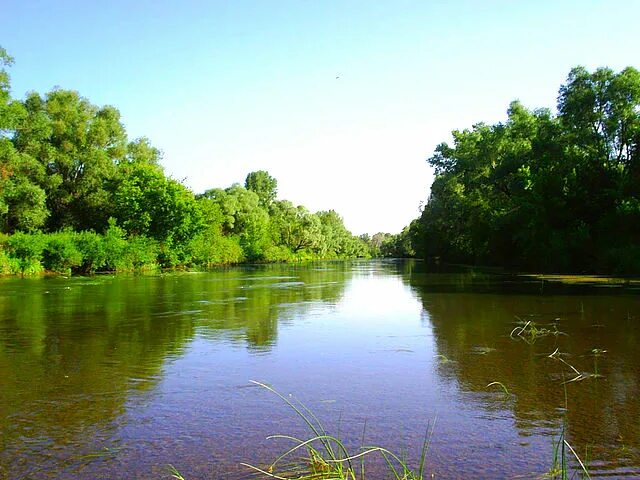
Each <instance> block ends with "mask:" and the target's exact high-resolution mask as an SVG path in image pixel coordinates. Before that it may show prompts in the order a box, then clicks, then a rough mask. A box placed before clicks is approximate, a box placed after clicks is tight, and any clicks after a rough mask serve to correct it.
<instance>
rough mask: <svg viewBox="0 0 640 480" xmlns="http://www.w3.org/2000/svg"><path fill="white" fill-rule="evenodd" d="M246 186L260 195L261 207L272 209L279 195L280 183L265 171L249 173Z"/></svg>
mask: <svg viewBox="0 0 640 480" xmlns="http://www.w3.org/2000/svg"><path fill="white" fill-rule="evenodd" d="M244 186H245V188H246V189H247V190H250V191H252V192H255V193H256V194H257V195H258V198H259V199H260V205H262V206H263V207H265V208H266V209H269V208H270V207H271V204H272V203H273V201H274V200H275V199H276V196H277V194H278V181H277V180H276V179H275V178H273V177H272V176H271V175H269V172H267V171H265V170H258V171H257V172H251V173H249V174H248V175H247V178H246V180H245V182H244Z"/></svg>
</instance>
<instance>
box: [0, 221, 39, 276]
mask: <svg viewBox="0 0 640 480" xmlns="http://www.w3.org/2000/svg"><path fill="white" fill-rule="evenodd" d="M7 246H8V249H9V257H10V266H11V270H12V273H19V274H21V275H35V274H37V273H40V272H42V270H43V266H42V251H43V249H44V237H43V235H42V234H39V233H34V234H28V233H21V232H18V233H15V234H13V235H12V236H11V237H9V239H8V240H7Z"/></svg>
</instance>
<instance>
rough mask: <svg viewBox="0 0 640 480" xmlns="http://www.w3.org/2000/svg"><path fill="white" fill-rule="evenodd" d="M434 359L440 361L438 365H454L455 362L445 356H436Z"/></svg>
mask: <svg viewBox="0 0 640 480" xmlns="http://www.w3.org/2000/svg"><path fill="white" fill-rule="evenodd" d="M436 358H437V359H438V360H439V361H440V363H454V362H455V360H451V359H449V358H448V357H447V356H446V355H442V354H440V355H436Z"/></svg>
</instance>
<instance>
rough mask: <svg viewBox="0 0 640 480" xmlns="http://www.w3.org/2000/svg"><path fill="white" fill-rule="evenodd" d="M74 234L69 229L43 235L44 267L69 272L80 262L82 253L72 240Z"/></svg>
mask: <svg viewBox="0 0 640 480" xmlns="http://www.w3.org/2000/svg"><path fill="white" fill-rule="evenodd" d="M76 235H77V234H76V233H74V232H70V231H63V232H57V233H50V234H48V235H43V239H44V247H43V250H42V264H43V266H44V268H45V269H47V270H50V271H52V272H56V273H66V274H70V273H71V270H72V269H74V268H77V267H79V266H80V265H81V264H82V253H81V252H80V250H78V248H77V246H76V243H75V242H74V240H75V236H76Z"/></svg>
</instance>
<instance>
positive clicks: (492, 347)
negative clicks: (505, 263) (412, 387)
mask: <svg viewBox="0 0 640 480" xmlns="http://www.w3.org/2000/svg"><path fill="white" fill-rule="evenodd" d="M407 278H408V280H409V284H410V285H411V286H412V288H413V289H414V291H415V292H416V293H417V294H418V295H419V297H420V298H421V301H422V304H423V306H424V309H425V312H427V314H428V316H427V317H425V319H428V320H426V321H428V322H429V324H430V325H431V326H432V328H433V333H434V339H435V342H436V345H437V350H438V355H439V357H438V358H439V360H440V362H439V367H438V369H439V373H440V375H442V377H443V378H447V379H449V381H450V382H453V383H455V384H456V385H457V386H458V387H459V388H460V390H461V391H463V392H474V393H476V395H474V396H473V397H470V398H469V400H470V401H473V402H474V403H475V404H476V405H477V406H478V407H481V408H482V409H483V410H484V411H486V412H488V413H487V415H488V418H492V417H491V415H492V414H493V413H495V412H499V411H500V410H501V409H503V408H505V407H507V408H509V409H510V410H511V411H512V412H513V415H514V419H515V427H516V428H517V430H518V432H519V433H520V435H521V437H523V438H527V437H531V436H534V435H549V436H551V435H555V436H557V435H559V432H560V431H561V428H562V424H563V421H564V420H565V418H566V427H567V438H568V440H569V442H570V443H571V444H572V445H573V446H574V447H575V448H576V449H577V450H578V451H579V452H580V453H581V454H584V452H585V451H586V450H588V451H589V453H588V457H589V458H590V459H591V462H592V469H593V473H595V474H597V473H598V472H605V471H609V474H610V473H611V471H615V472H617V474H619V475H623V476H624V475H630V476H634V475H640V471H639V470H638V466H639V465H640V423H639V422H638V419H639V418H640V403H639V402H638V401H637V399H638V395H639V394H640V390H639V380H640V357H639V356H638V355H637V345H638V343H637V341H638V336H637V332H638V321H639V319H638V318H637V317H636V315H637V314H638V312H640V298H638V296H637V295H636V294H634V292H633V291H629V290H628V289H627V290H625V289H618V291H615V292H614V291H612V290H611V289H606V291H604V289H599V290H598V289H596V290H594V287H588V288H585V287H584V286H583V285H573V286H572V285H564V284H549V283H547V284H546V288H544V289H542V288H541V286H540V282H539V281H531V280H530V279H516V278H508V281H507V282H505V281H504V279H503V278H501V277H499V276H492V275H486V274H478V273H473V272H467V273H466V274H457V275H447V274H438V275H433V274H429V273H426V272H425V271H424V270H423V268H421V267H420V266H418V267H417V268H415V269H414V270H412V271H411V273H410V274H409V276H408V277H407ZM585 291H587V292H589V293H590V295H585V294H584V292H585ZM556 292H559V293H556ZM527 321H532V322H536V324H537V325H538V326H539V327H540V328H548V329H549V330H551V331H552V332H555V330H556V328H557V330H558V332H555V333H552V334H550V335H546V336H541V337H539V338H533V339H529V342H525V341H522V339H519V338H518V339H516V340H514V339H513V338H511V337H510V335H509V334H510V332H511V331H512V329H513V328H514V327H516V326H517V325H518V324H522V322H525V323H526V322H527ZM554 351H557V354H556V356H555V357H556V358H557V356H558V355H560V354H562V357H561V358H562V359H563V360H564V362H566V363H564V362H560V361H557V360H554V358H553V357H552V358H549V355H550V354H552V353H553V352H554ZM567 364H570V365H572V366H573V367H575V369H576V370H577V371H578V372H580V374H581V375H580V376H579V375H578V373H577V372H574V371H573V370H572V369H571V368H570V367H568V365H567ZM491 382H501V383H502V384H504V385H505V386H506V387H507V389H508V391H509V393H510V395H508V396H505V395H504V393H503V392H502V390H501V389H500V388H498V390H497V391H496V390H494V389H491V388H487V385H488V384H489V383H491ZM565 394H566V397H565ZM565 398H566V399H565Z"/></svg>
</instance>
